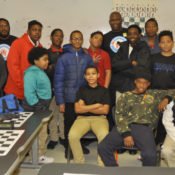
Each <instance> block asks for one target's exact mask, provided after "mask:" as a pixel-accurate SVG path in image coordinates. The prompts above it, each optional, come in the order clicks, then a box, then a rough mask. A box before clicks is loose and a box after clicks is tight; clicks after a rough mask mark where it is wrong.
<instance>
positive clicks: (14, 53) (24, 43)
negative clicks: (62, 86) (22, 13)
mask: <svg viewBox="0 0 175 175" xmlns="http://www.w3.org/2000/svg"><path fill="white" fill-rule="evenodd" d="M41 31H42V24H41V23H40V22H38V21H36V20H32V21H30V22H29V23H28V30H27V33H25V34H24V35H23V36H22V37H20V38H18V39H17V40H15V41H14V42H13V43H12V45H11V48H10V51H9V55H8V57H7V68H8V72H9V75H8V79H7V83H6V86H5V89H4V91H5V93H6V94H15V96H16V97H17V98H18V99H23V98H24V80H23V74H24V71H25V70H26V69H27V68H28V67H29V66H30V65H31V64H30V63H29V62H28V53H29V51H30V50H31V49H32V48H33V47H38V46H40V47H41V44H40V43H39V39H40V37H41Z"/></svg>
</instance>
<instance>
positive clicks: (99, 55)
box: [88, 31, 111, 88]
mask: <svg viewBox="0 0 175 175" xmlns="http://www.w3.org/2000/svg"><path fill="white" fill-rule="evenodd" d="M89 42H90V47H89V49H88V53H89V54H90V56H91V57H92V59H93V61H94V63H95V65H96V66H97V68H98V72H99V74H100V77H99V78H98V83H99V85H100V86H104V87H105V88H108V87H109V84H110V81H111V60H110V57H109V54H108V53H107V52H106V51H104V50H102V49H100V47H101V45H102V42H103V33H102V32H100V31H96V32H93V33H92V34H91V37H90V39H89Z"/></svg>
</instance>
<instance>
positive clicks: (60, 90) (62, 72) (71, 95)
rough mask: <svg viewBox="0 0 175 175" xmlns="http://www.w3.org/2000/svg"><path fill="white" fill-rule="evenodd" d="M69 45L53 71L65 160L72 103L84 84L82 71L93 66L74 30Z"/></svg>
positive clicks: (72, 115)
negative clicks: (61, 118) (63, 138)
mask: <svg viewBox="0 0 175 175" xmlns="http://www.w3.org/2000/svg"><path fill="white" fill-rule="evenodd" d="M70 43H71V45H69V47H68V48H66V50H65V53H64V54H63V55H61V56H60V58H59V60H58V62H57V65H56V70H55V77H54V92H55V98H56V104H57V105H58V106H59V111H60V112H64V136H65V157H66V158H67V148H68V133H69V129H70V128H71V126H72V124H73V122H74V120H75V118H76V114H75V111H74V102H75V96H76V92H77V90H78V89H79V88H80V87H81V86H82V85H84V84H85V80H84V77H83V75H84V71H85V68H86V67H87V66H88V65H93V64H94V63H93V60H92V58H91V57H90V55H88V54H86V53H85V52H84V50H83V49H82V44H83V34H82V33H81V32H80V31H78V30H75V31H73V32H72V33H71V35H70Z"/></svg>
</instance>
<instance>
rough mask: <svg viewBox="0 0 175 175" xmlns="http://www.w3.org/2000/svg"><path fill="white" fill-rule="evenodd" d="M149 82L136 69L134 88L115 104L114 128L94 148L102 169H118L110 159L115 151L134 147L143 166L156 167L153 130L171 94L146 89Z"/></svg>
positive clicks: (149, 79) (143, 71) (144, 75)
mask: <svg viewBox="0 0 175 175" xmlns="http://www.w3.org/2000/svg"><path fill="white" fill-rule="evenodd" d="M150 81H151V75H150V74H149V73H147V72H146V70H143V69H139V70H138V72H137V73H136V77H135V80H134V82H135V85H136V87H135V89H133V90H132V91H128V92H125V93H123V94H122V95H121V97H120V98H119V100H118V101H117V106H116V113H115V120H116V126H115V127H114V128H113V130H112V131H111V132H110V133H109V135H107V136H106V137H105V138H104V140H103V141H102V142H101V143H100V144H99V146H98V152H99V154H100V156H101V158H102V160H103V162H104V164H105V165H106V166H118V164H117V163H116V160H115V158H114V151H115V150H116V149H120V148H121V147H122V146H126V147H129V148H132V147H133V146H134V145H135V146H136V147H138V148H139V150H140V151H141V156H142V164H143V166H155V165H156V144H155V139H154V133H153V130H154V129H155V128H156V127H157V123H158V112H162V111H163V110H164V109H165V108H166V105H167V104H168V102H170V100H171V97H170V96H172V95H173V94H174V91H173V90H171V91H158V90H147V88H148V87H149V85H150V83H151V82H150ZM166 95H170V96H166ZM162 99H163V100H162ZM161 100H162V101H161ZM160 102H161V103H160ZM159 103H160V104H159ZM158 104H159V106H158ZM157 107H158V109H157Z"/></svg>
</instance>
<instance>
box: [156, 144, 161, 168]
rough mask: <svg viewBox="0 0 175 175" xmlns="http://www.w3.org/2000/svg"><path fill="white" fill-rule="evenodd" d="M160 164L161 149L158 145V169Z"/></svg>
mask: <svg viewBox="0 0 175 175" xmlns="http://www.w3.org/2000/svg"><path fill="white" fill-rule="evenodd" d="M160 164H161V148H160V145H158V146H157V166H158V167H160Z"/></svg>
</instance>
